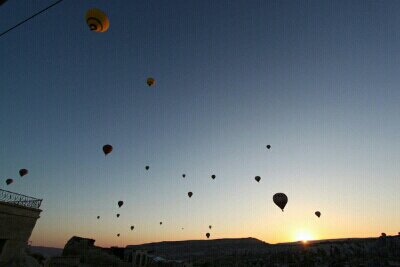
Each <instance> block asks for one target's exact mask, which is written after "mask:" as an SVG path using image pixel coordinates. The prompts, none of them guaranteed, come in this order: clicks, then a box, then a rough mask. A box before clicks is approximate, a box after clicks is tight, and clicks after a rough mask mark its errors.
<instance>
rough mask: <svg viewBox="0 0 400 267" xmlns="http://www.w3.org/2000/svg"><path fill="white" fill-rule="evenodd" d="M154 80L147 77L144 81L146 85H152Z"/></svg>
mask: <svg viewBox="0 0 400 267" xmlns="http://www.w3.org/2000/svg"><path fill="white" fill-rule="evenodd" d="M155 82H156V81H155V80H154V78H152V77H149V78H147V81H146V83H147V85H148V86H153V85H154V84H155Z"/></svg>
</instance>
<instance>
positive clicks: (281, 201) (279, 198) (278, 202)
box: [272, 193, 288, 211]
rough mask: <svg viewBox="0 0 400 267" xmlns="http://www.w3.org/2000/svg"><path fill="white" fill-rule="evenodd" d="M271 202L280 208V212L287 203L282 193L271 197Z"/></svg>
mask: <svg viewBox="0 0 400 267" xmlns="http://www.w3.org/2000/svg"><path fill="white" fill-rule="evenodd" d="M272 200H273V201H274V203H275V204H276V205H277V206H278V207H279V208H281V210H282V211H283V209H284V208H285V206H286V204H287V202H288V198H287V196H286V195H285V194H284V193H276V194H275V195H274V196H273V197H272Z"/></svg>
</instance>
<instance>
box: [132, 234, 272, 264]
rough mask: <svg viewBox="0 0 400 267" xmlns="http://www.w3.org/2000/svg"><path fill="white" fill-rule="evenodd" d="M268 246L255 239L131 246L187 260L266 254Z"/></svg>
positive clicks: (165, 242)
mask: <svg viewBox="0 0 400 267" xmlns="http://www.w3.org/2000/svg"><path fill="white" fill-rule="evenodd" d="M269 246H270V245H269V244H268V243H265V242H263V241H260V240H258V239H255V238H224V239H213V240H187V241H164V242H159V243H148V244H142V245H131V246H128V248H130V249H133V250H148V251H151V252H152V253H153V254H155V255H159V256H163V257H166V258H169V259H187V258H193V257H204V256H206V257H207V256H215V255H219V256H221V255H235V254H238V255H241V254H248V253H262V252H266V251H267V250H268V248H269Z"/></svg>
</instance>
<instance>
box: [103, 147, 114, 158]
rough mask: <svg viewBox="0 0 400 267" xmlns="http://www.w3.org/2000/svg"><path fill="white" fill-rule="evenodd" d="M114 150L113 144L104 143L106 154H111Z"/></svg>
mask: <svg viewBox="0 0 400 267" xmlns="http://www.w3.org/2000/svg"><path fill="white" fill-rule="evenodd" d="M112 150H113V147H112V145H108V144H107V145H104V146H103V152H104V155H105V156H107V155H108V154H110V153H111V151H112Z"/></svg>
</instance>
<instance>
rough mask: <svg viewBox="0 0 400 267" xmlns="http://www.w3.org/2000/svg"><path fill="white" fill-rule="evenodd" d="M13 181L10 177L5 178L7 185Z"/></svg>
mask: <svg viewBox="0 0 400 267" xmlns="http://www.w3.org/2000/svg"><path fill="white" fill-rule="evenodd" d="M13 182H14V180H13V179H11V178H9V179H7V180H6V184H7V185H10V184H12V183H13Z"/></svg>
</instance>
